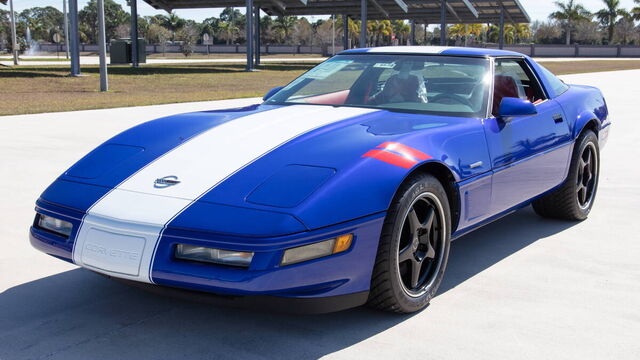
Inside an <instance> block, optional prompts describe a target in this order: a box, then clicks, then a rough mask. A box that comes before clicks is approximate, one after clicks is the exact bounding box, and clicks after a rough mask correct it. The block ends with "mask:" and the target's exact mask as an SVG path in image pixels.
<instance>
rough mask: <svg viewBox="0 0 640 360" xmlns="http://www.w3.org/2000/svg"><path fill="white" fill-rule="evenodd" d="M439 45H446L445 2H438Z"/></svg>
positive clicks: (442, 0)
mask: <svg viewBox="0 0 640 360" xmlns="http://www.w3.org/2000/svg"><path fill="white" fill-rule="evenodd" d="M440 45H441V46H445V45H447V0H440Z"/></svg>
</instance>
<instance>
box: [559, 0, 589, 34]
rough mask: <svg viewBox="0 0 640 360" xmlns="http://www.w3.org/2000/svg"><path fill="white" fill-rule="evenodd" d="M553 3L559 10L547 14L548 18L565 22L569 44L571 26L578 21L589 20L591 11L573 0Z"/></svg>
mask: <svg viewBox="0 0 640 360" xmlns="http://www.w3.org/2000/svg"><path fill="white" fill-rule="evenodd" d="M555 4H556V6H557V7H558V8H560V10H558V11H554V12H552V13H551V14H550V15H549V19H552V20H558V21H561V22H563V23H564V24H565V32H566V39H567V45H571V31H572V30H573V26H574V25H575V24H576V23H578V22H580V21H585V20H589V18H590V17H591V13H589V11H587V9H585V8H584V6H582V5H581V4H577V3H576V2H575V1H574V0H569V1H567V2H562V1H556V2H555Z"/></svg>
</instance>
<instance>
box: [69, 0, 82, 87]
mask: <svg viewBox="0 0 640 360" xmlns="http://www.w3.org/2000/svg"><path fill="white" fill-rule="evenodd" d="M69 51H70V54H71V76H80V34H79V31H78V0H69Z"/></svg>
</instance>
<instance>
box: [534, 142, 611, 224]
mask: <svg viewBox="0 0 640 360" xmlns="http://www.w3.org/2000/svg"><path fill="white" fill-rule="evenodd" d="M599 175H600V148H599V146H598V137H597V136H596V134H595V133H594V132H593V131H591V130H585V131H584V132H583V133H582V135H580V137H579V138H578V140H577V141H576V145H575V147H574V149H573V155H572V157H571V165H570V167H569V174H568V175H567V179H566V180H565V182H564V184H562V186H561V187H559V188H558V189H556V190H554V191H553V192H551V193H549V194H547V195H545V196H542V197H540V198H539V199H536V200H534V201H533V209H534V210H535V212H536V213H537V214H538V215H540V216H543V217H548V218H555V219H564V220H584V219H586V218H587V216H589V212H590V211H591V208H592V207H593V203H594V201H595V197H596V192H597V190H598V177H599Z"/></svg>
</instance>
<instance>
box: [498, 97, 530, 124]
mask: <svg viewBox="0 0 640 360" xmlns="http://www.w3.org/2000/svg"><path fill="white" fill-rule="evenodd" d="M537 113H538V111H537V110H536V107H535V105H533V104H532V103H531V102H530V101H529V100H524V99H520V98H515V97H504V98H502V101H500V108H499V109H498V119H500V120H502V121H503V122H509V121H511V118H513V117H514V116H529V115H535V114H537Z"/></svg>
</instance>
